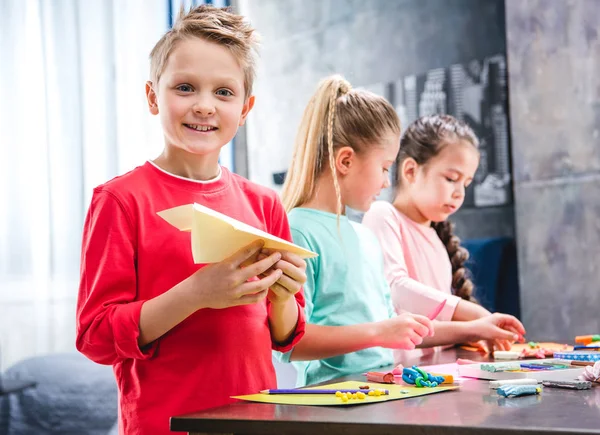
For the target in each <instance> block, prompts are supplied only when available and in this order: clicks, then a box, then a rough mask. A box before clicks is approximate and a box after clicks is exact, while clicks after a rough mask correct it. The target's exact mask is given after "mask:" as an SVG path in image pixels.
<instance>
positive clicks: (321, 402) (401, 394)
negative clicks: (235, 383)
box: [233, 381, 458, 406]
mask: <svg viewBox="0 0 600 435" xmlns="http://www.w3.org/2000/svg"><path fill="white" fill-rule="evenodd" d="M361 385H368V386H369V387H370V388H373V389H375V388H384V389H386V390H389V391H390V394H389V395H385V396H367V397H365V398H364V399H351V400H348V401H347V402H343V401H342V399H340V398H339V397H336V396H335V395H334V394H331V395H329V394H289V395H285V394H261V393H259V394H250V395H247V396H233V398H234V399H240V400H247V401H250V402H262V403H275V404H280V405H317V406H345V405H366V404H368V403H377V402H387V401H388V400H400V399H410V398H411V397H418V396H425V395H427V394H434V393H441V392H443V391H449V390H454V389H457V388H458V386H455V385H448V386H443V387H434V388H417V387H414V386H404V385H395V384H377V383H373V382H358V381H346V382H340V383H336V384H328V385H320V386H318V387H312V388H316V389H333V390H336V389H357V388H358V387H359V386H361ZM307 389H310V388H307Z"/></svg>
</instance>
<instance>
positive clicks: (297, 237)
mask: <svg viewBox="0 0 600 435" xmlns="http://www.w3.org/2000/svg"><path fill="white" fill-rule="evenodd" d="M399 145H400V120H399V119H398V116H397V114H396V112H395V110H394V108H393V107H392V106H391V105H390V104H389V103H388V102H387V101H386V100H385V99H384V98H382V97H379V96H377V95H375V94H373V93H371V92H368V91H365V90H359V89H351V87H350V84H349V83H348V82H347V81H346V80H344V79H343V78H342V77H340V76H331V77H328V78H326V79H324V80H323V81H322V82H321V83H320V85H319V87H318V89H317V91H316V93H315V94H314V95H313V97H312V98H311V100H310V101H309V103H308V106H307V107H306V109H305V111H304V115H303V118H302V122H301V125H300V127H299V130H298V135H297V138H296V142H295V145H294V153H293V159H292V163H291V166H290V169H289V171H288V174H287V176H286V180H285V184H284V186H283V192H282V200H283V204H284V207H285V208H286V210H287V211H288V214H289V216H288V217H289V222H290V227H291V230H292V237H293V239H294V242H295V243H296V244H298V245H300V246H303V247H306V248H308V249H310V250H312V251H313V252H316V253H318V254H319V256H318V257H316V258H311V259H308V260H307V261H306V263H307V266H306V278H307V281H306V282H305V284H304V297H305V299H306V306H305V316H306V322H307V325H306V329H305V335H304V337H303V338H302V340H300V341H299V342H298V343H297V344H296V346H295V347H294V349H293V350H292V351H290V352H288V353H285V354H279V355H280V359H281V360H283V361H286V362H288V361H290V360H292V361H294V365H295V367H296V369H297V372H298V382H297V385H298V386H304V385H307V384H313V383H317V382H322V381H327V380H330V379H334V378H338V377H340V376H345V375H349V374H353V373H362V372H365V371H370V370H376V369H378V368H380V367H384V366H390V365H392V364H393V362H394V360H393V353H392V349H414V348H415V346H417V345H420V344H422V342H423V339H424V338H425V337H429V336H431V335H432V334H433V327H432V322H431V321H430V320H429V319H428V318H427V317H425V316H420V315H412V314H409V313H404V314H402V315H399V316H397V315H396V314H395V312H394V307H393V305H392V301H391V297H390V292H389V287H388V285H387V282H386V281H385V276H384V274H383V258H382V255H381V249H380V248H379V246H378V243H377V239H376V238H375V237H374V236H373V234H371V233H370V232H369V231H368V230H367V229H366V228H364V227H362V225H360V224H357V223H354V222H351V221H349V220H348V218H347V217H346V215H345V208H346V206H349V207H352V208H354V209H356V210H361V211H366V210H367V209H368V208H369V207H370V205H371V203H372V202H373V201H374V200H375V197H376V196H377V195H378V194H379V192H380V191H381V189H382V188H384V187H388V186H389V185H390V181H389V176H388V171H389V169H390V168H391V167H392V165H393V164H394V161H395V158H396V155H397V154H398V147H399Z"/></svg>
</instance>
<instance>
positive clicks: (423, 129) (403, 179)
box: [363, 115, 525, 359]
mask: <svg viewBox="0 0 600 435" xmlns="http://www.w3.org/2000/svg"><path fill="white" fill-rule="evenodd" d="M477 147H478V140H477V137H476V136H475V134H474V132H473V130H472V129H471V128H470V127H469V126H468V125H466V124H465V123H463V122H461V121H459V120H457V119H456V118H454V117H452V116H449V115H432V116H425V117H422V118H420V119H417V120H416V121H415V122H413V123H412V124H411V125H409V127H408V128H407V130H406V132H405V133H404V135H403V136H402V140H401V142H400V152H399V153H398V157H397V161H396V165H395V168H396V171H395V180H394V181H395V183H394V184H395V187H396V195H395V198H394V200H393V203H392V204H390V203H387V202H383V201H377V202H376V203H375V204H374V205H373V207H371V209H370V210H369V212H368V213H366V214H365V216H364V219H363V224H364V225H365V226H367V227H369V228H370V229H371V230H372V231H373V232H374V233H375V235H376V236H377V238H378V239H379V242H380V245H381V247H382V249H383V255H384V264H385V275H386V279H387V281H388V283H389V285H390V289H391V293H392V300H393V302H394V307H395V309H396V311H398V312H401V311H404V310H407V311H410V312H413V313H423V312H428V310H430V309H431V307H434V306H436V305H437V304H439V303H440V301H441V300H444V299H446V302H447V303H446V305H445V307H444V310H443V311H442V313H441V314H440V316H439V317H438V320H441V321H444V320H445V321H455V322H450V323H451V328H449V329H448V330H447V332H446V329H445V337H444V340H443V341H449V342H453V343H461V342H472V341H478V340H481V341H480V342H479V345H480V346H481V347H483V348H484V349H486V350H487V351H490V352H491V351H492V350H493V349H498V350H507V349H510V347H511V345H512V343H513V342H514V341H515V340H523V335H524V334H525V329H524V328H523V325H522V324H521V322H519V321H518V320H517V319H516V318H515V317H513V316H509V315H506V314H498V313H496V314H491V313H490V312H489V311H487V310H486V309H485V308H483V307H482V306H480V305H478V304H477V303H476V300H475V298H474V296H473V283H472V282H471V280H470V279H469V277H468V274H467V270H466V268H465V266H464V263H465V261H467V259H468V258H469V253H468V251H467V250H466V249H465V248H463V247H461V246H460V239H459V238H458V237H457V236H456V235H454V234H453V225H452V223H451V222H450V221H449V220H448V217H449V216H450V215H451V214H452V213H454V212H455V211H457V210H458V209H459V208H460V207H461V205H462V204H463V201H464V197H465V189H466V188H467V186H468V185H469V184H470V183H471V181H472V180H473V177H474V174H475V171H476V170H477V166H478V165H479V152H478V149H477ZM477 319H478V320H477ZM474 320H477V321H474ZM456 321H462V322H456ZM473 321H474V322H473ZM440 323H449V322H440ZM438 330H439V328H438V326H437V325H436V331H438ZM403 356H404V357H407V355H406V354H398V355H397V357H396V359H401V358H402V357H403ZM410 356H411V357H412V356H415V355H414V354H413V355H410Z"/></svg>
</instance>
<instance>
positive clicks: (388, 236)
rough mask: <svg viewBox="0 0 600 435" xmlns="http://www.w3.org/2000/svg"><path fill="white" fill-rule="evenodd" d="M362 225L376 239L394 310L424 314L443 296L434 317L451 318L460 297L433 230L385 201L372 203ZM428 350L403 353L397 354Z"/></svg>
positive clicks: (447, 260)
mask: <svg viewBox="0 0 600 435" xmlns="http://www.w3.org/2000/svg"><path fill="white" fill-rule="evenodd" d="M363 224H364V225H365V226H367V227H368V228H369V229H371V231H373V232H374V233H375V235H376V236H377V238H378V239H379V243H380V245H381V248H382V250H383V257H384V262H385V275H386V279H387V282H388V283H389V285H390V290H391V293H392V301H393V303H394V308H395V309H396V312H397V313H401V312H403V311H408V312H411V313H414V314H422V315H427V314H429V313H430V312H431V311H432V310H433V309H434V308H435V307H436V306H437V305H438V304H439V303H440V302H441V301H442V300H444V299H446V300H447V302H446V306H445V307H444V309H443V310H442V312H441V313H440V315H439V316H438V317H437V320H446V321H449V320H452V316H453V314H454V310H455V309H456V305H457V304H458V302H459V301H460V298H459V297H457V296H454V295H452V289H451V287H452V265H451V263H450V259H449V258H448V252H447V251H446V248H445V246H444V245H443V243H442V241H441V240H440V238H439V237H438V235H437V233H436V232H435V230H434V229H433V228H431V227H426V226H423V225H420V224H417V223H416V222H414V221H412V220H411V219H409V218H408V217H406V216H405V215H404V214H402V213H400V212H399V211H398V210H397V209H396V208H395V207H394V206H393V205H392V204H390V203H388V202H385V201H377V202H375V203H374V204H373V205H372V206H371V209H370V210H369V211H368V212H367V213H366V214H365V216H364V218H363ZM430 352H431V351H424V352H423V351H421V352H418V351H417V352H415V351H413V352H402V353H400V354H398V355H397V357H398V358H401V359H405V358H409V357H416V356H419V355H422V354H424V353H430Z"/></svg>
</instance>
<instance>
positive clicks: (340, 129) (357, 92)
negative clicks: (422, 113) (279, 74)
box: [282, 75, 400, 215]
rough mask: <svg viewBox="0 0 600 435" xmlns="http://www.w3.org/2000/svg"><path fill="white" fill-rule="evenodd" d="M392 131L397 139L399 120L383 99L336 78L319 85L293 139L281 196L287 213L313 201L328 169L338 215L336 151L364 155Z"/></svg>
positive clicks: (339, 196) (340, 201) (339, 208)
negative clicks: (316, 188) (316, 187)
mask: <svg viewBox="0 0 600 435" xmlns="http://www.w3.org/2000/svg"><path fill="white" fill-rule="evenodd" d="M390 131H391V132H393V133H395V134H398V135H400V119H399V118H398V115H397V114H396V111H395V110H394V108H393V107H392V105H391V104H390V103H389V102H388V101H387V100H386V99H385V98H383V97H380V96H379V95H376V94H374V93H372V92H369V91H367V90H364V89H352V88H351V86H350V83H348V82H347V81H346V80H345V79H344V78H343V77H342V76H339V75H333V76H330V77H327V78H325V79H324V80H322V81H321V82H320V84H319V87H318V89H317V91H316V92H315V94H314V95H313V96H312V98H311V99H310V101H309V102H308V105H307V107H306V109H305V110H304V114H303V116H302V122H301V123H300V127H299V129H298V134H297V135H296V141H295V144H294V153H293V157H292V164H291V166H290V168H289V170H288V173H287V175H286V177H285V183H284V185H283V191H282V201H283V205H284V207H285V209H286V210H287V211H290V210H291V209H293V208H295V207H298V206H300V205H302V204H304V203H306V202H307V201H309V200H310V199H312V197H313V196H314V194H315V186H316V181H317V179H318V178H319V176H320V175H321V174H322V173H323V171H324V170H325V168H326V165H327V166H328V167H329V170H331V173H332V175H333V184H334V186H335V191H336V196H337V208H336V209H337V214H338V215H340V214H342V198H341V194H340V186H339V182H338V178H337V173H336V170H335V150H337V149H339V148H341V147H346V146H347V147H351V148H352V149H353V150H354V151H355V152H356V153H357V154H359V153H362V152H364V151H366V150H367V149H368V148H369V146H372V145H374V144H376V143H378V142H379V141H381V139H382V137H383V136H385V135H386V134H388V133H389V132H390Z"/></svg>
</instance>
